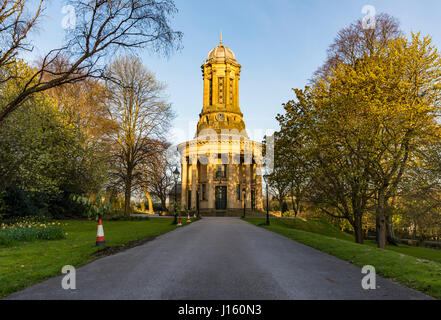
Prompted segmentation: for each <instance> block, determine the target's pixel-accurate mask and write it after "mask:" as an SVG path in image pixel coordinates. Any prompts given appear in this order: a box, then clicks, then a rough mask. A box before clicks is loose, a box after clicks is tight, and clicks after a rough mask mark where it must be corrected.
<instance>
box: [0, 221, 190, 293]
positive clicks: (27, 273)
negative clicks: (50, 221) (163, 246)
mask: <svg viewBox="0 0 441 320" xmlns="http://www.w3.org/2000/svg"><path fill="white" fill-rule="evenodd" d="M171 223H172V219H171V218H170V219H168V218H158V219H148V220H144V221H105V222H104V233H105V238H106V244H107V246H108V247H117V246H121V245H124V244H127V243H129V242H132V241H138V240H143V239H147V238H151V237H155V236H158V235H160V234H163V233H166V232H168V231H171V230H173V229H175V228H177V227H176V226H174V225H172V224H171ZM183 224H186V222H185V219H183ZM62 228H63V230H64V232H65V236H66V238H65V239H62V240H52V241H48V240H37V241H33V242H19V243H17V244H14V245H13V246H11V247H6V246H0V297H3V296H6V295H8V294H10V293H12V292H15V291H18V290H21V289H23V288H25V287H27V286H30V285H32V284H35V283H37V282H40V281H42V280H45V279H48V278H51V277H53V276H56V275H58V274H60V273H61V268H62V267H63V266H64V265H73V266H75V267H78V266H80V265H82V264H84V263H87V262H90V261H92V260H94V259H96V257H97V256H99V255H97V254H95V252H96V251H98V250H103V248H95V247H92V246H93V245H94V244H95V237H96V229H97V224H96V222H94V221H73V220H68V221H62Z"/></svg>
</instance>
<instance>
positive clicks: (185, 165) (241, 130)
mask: <svg viewBox="0 0 441 320" xmlns="http://www.w3.org/2000/svg"><path fill="white" fill-rule="evenodd" d="M240 71H241V65H240V64H239V63H238V61H237V60H236V57H235V55H234V53H233V51H231V50H230V49H229V48H228V47H226V46H224V45H223V43H222V36H221V41H220V44H219V45H218V46H216V47H215V48H214V49H213V50H211V51H210V53H209V54H208V56H207V59H206V61H205V63H204V64H203V65H202V75H203V80H204V94H203V108H202V112H201V113H200V115H199V123H198V125H197V133H196V137H195V138H194V139H193V140H191V141H187V142H185V143H182V144H180V145H179V146H178V151H179V153H180V156H181V173H182V175H181V179H182V184H181V186H182V187H181V188H182V189H181V201H180V202H181V206H183V207H186V208H188V209H196V208H197V206H199V209H200V211H201V212H202V213H204V214H213V215H241V214H242V212H243V208H244V205H245V208H246V210H247V213H249V212H250V211H261V210H262V209H263V203H262V175H261V168H262V145H261V143H259V142H255V141H252V140H250V139H249V137H248V134H247V132H246V128H245V123H244V121H243V114H242V112H241V110H240V108H239V79H240Z"/></svg>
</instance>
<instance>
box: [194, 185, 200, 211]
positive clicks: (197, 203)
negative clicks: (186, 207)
mask: <svg viewBox="0 0 441 320" xmlns="http://www.w3.org/2000/svg"><path fill="white" fill-rule="evenodd" d="M196 212H197V217H198V218H199V217H200V213H199V187H198V189H197V190H196ZM195 218H196V217H195Z"/></svg>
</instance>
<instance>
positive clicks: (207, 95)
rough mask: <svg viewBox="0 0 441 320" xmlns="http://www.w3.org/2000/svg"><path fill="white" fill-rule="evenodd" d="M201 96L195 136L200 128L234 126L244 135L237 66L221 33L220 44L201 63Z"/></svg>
mask: <svg viewBox="0 0 441 320" xmlns="http://www.w3.org/2000/svg"><path fill="white" fill-rule="evenodd" d="M201 68H202V76H203V79H204V99H203V108H202V112H201V113H200V115H199V123H198V128H197V135H199V133H200V132H201V131H202V130H205V129H213V130H216V132H217V133H221V130H222V129H228V130H232V129H237V131H238V132H239V133H240V134H242V135H244V136H247V134H246V131H245V123H244V121H243V114H242V112H241V111H240V108H239V79H240V71H241V65H240V64H239V63H238V62H237V60H236V56H235V55H234V53H233V51H231V50H230V49H229V48H228V47H226V46H224V44H223V41H222V33H221V36H220V43H219V45H218V46H216V47H215V48H214V49H213V50H211V51H210V53H209V54H208V56H207V59H206V61H205V63H204V64H203V65H202V67H201Z"/></svg>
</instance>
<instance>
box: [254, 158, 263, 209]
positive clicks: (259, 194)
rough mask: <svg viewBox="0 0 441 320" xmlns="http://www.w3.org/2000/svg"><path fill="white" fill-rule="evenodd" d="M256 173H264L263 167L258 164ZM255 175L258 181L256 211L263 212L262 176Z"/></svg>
mask: <svg viewBox="0 0 441 320" xmlns="http://www.w3.org/2000/svg"><path fill="white" fill-rule="evenodd" d="M256 172H257V173H259V172H260V173H261V172H262V165H261V164H256ZM257 173H256V175H255V179H256V209H257V210H263V199H262V174H257Z"/></svg>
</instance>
